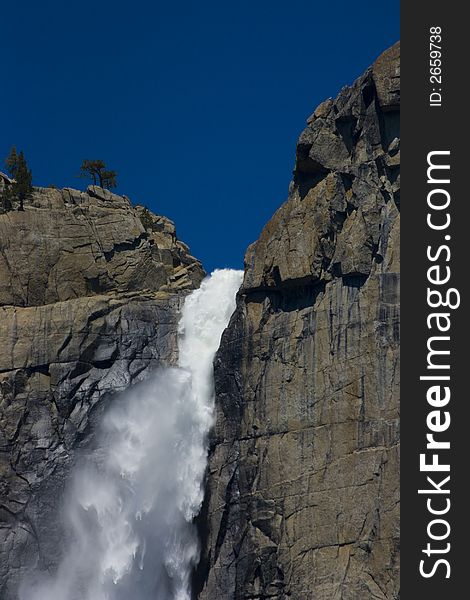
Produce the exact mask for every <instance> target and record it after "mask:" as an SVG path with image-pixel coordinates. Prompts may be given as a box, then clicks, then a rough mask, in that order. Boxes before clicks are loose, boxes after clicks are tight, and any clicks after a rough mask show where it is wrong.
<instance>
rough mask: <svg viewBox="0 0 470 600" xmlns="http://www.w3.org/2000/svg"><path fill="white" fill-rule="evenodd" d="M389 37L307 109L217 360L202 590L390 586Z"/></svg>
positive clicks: (395, 299) (234, 592) (205, 595)
mask: <svg viewBox="0 0 470 600" xmlns="http://www.w3.org/2000/svg"><path fill="white" fill-rule="evenodd" d="M399 81H400V80H399V45H398V44H397V45H395V46H393V47H392V48H390V49H389V50H388V51H386V52H385V53H384V54H383V55H382V56H380V57H379V58H378V60H377V61H376V62H375V63H374V65H373V66H372V67H371V68H370V69H368V70H367V71H366V72H365V73H364V75H363V76H362V77H360V78H359V79H358V80H357V81H356V82H355V83H354V84H353V85H352V86H351V87H345V88H343V90H342V91H341V92H340V94H339V95H338V97H337V98H336V99H335V100H331V99H330V100H327V101H326V102H324V103H322V104H321V105H320V106H319V107H318V108H317V109H316V111H315V112H314V114H313V115H312V116H311V117H310V118H309V119H308V124H307V128H306V129H305V130H304V131H303V132H302V134H301V136H300V139H299V142H298V145H297V159H296V167H295V171H294V179H293V182H292V184H291V188H290V191H289V197H288V200H287V202H286V203H285V204H284V205H283V206H281V208H280V209H279V210H278V211H277V212H276V214H275V215H274V216H273V218H272V219H271V221H270V222H269V223H268V224H267V225H266V227H265V228H264V230H263V231H262V233H261V236H260V238H259V239H258V241H256V242H255V243H254V244H253V245H252V246H250V247H249V248H248V251H247V253H246V257H245V278H244V284H243V286H242V289H241V292H240V294H239V297H238V304H237V309H236V312H235V315H234V317H233V318H232V320H231V323H230V326H229V328H228V330H227V331H226V332H225V334H224V336H223V338H222V343H221V347H220V349H219V352H218V355H217V357H216V361H215V383H216V426H215V430H214V433H213V439H212V445H211V453H210V461H209V470H208V481H207V490H206V492H207V493H206V505H205V507H204V511H203V514H202V516H201V523H200V528H201V532H202V534H203V540H204V556H203V560H202V562H201V564H200V567H199V570H198V573H197V574H196V577H195V588H196V591H197V594H198V598H199V599H200V600H227V599H228V598H230V599H233V600H242V599H243V600H248V599H254V598H257V599H267V598H270V599H275V600H281V599H282V600H284V599H287V598H291V599H295V600H313V599H315V600H338V599H340V598H341V599H342V600H358V599H359V598H360V599H366V598H377V599H379V598H381V599H384V600H385V599H386V600H392V599H396V598H398V597H399V580H398V552H399V543H398V540H399V538H398V534H399V470H398V448H399V433H398V424H399V404H398V401H399V387H398V386H399V340H398V335H399V216H400V215H399V210H400V195H399V194H400V188H399V165H400V142H399V101H400V93H399Z"/></svg>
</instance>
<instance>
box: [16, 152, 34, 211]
mask: <svg viewBox="0 0 470 600" xmlns="http://www.w3.org/2000/svg"><path fill="white" fill-rule="evenodd" d="M15 171H16V173H15V180H16V181H15V183H14V184H13V193H14V194H15V196H17V198H18V200H19V201H20V207H19V210H24V201H25V200H26V199H27V198H29V197H30V196H31V192H32V191H33V175H32V173H31V171H30V170H29V168H28V165H27V163H26V159H25V157H24V154H23V151H21V152H20V153H19V154H18V162H17V166H16V168H15Z"/></svg>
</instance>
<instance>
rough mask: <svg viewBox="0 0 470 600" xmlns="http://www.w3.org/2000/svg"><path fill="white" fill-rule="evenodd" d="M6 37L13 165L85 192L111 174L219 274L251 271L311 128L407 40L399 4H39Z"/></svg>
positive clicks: (28, 4) (2, 144)
mask: <svg viewBox="0 0 470 600" xmlns="http://www.w3.org/2000/svg"><path fill="white" fill-rule="evenodd" d="M1 29H2V33H1V38H0V50H1V56H2V59H3V60H2V65H3V67H2V93H1V95H0V108H1V114H2V131H1V137H0V155H1V156H2V157H3V156H5V155H6V154H7V153H8V150H9V148H10V147H11V146H12V145H13V144H15V145H16V146H17V147H18V148H22V149H24V151H25V154H26V158H27V159H28V161H29V164H30V166H31V168H32V170H33V175H34V183H35V184H36V185H50V184H54V185H57V186H60V187H62V186H69V187H77V188H79V189H83V188H84V186H85V183H84V181H83V180H81V179H78V178H77V174H78V172H79V168H80V164H81V161H82V159H83V158H100V159H103V160H105V161H106V162H107V164H108V166H109V168H112V169H115V170H116V171H117V172H118V182H119V187H118V188H117V192H119V193H123V194H126V195H128V196H129V197H130V198H131V200H132V201H133V202H134V203H142V204H146V205H147V206H149V208H151V209H152V210H153V211H155V212H156V213H159V214H164V215H166V216H168V217H170V218H171V219H173V220H174V221H175V223H176V226H177V232H178V235H179V237H180V238H181V239H182V240H184V241H185V242H186V243H188V244H189V245H190V246H191V250H192V252H193V254H194V255H196V256H197V257H198V258H199V259H201V260H202V262H203V264H204V266H205V268H206V269H207V270H209V271H210V270H212V269H213V268H215V267H241V266H242V265H243V254H244V251H245V249H246V247H247V245H248V244H249V243H251V242H252V241H254V240H255V239H256V238H257V237H258V235H259V233H260V231H261V229H262V227H263V225H264V224H265V223H266V222H267V221H268V219H269V218H270V217H271V215H272V214H273V212H274V211H275V210H276V209H277V208H278V207H279V206H280V204H281V203H282V202H284V200H285V199H286V196H287V188H288V184H289V181H290V179H291V173H292V168H293V164H294V155H295V142H296V139H297V137H298V135H299V134H300V132H301V130H302V129H303V127H304V126H305V120H306V119H307V117H308V116H309V115H310V114H311V113H312V112H313V110H314V109H315V107H316V106H317V105H318V104H319V103H320V102H321V101H322V100H323V99H325V98H326V97H329V96H335V95H336V94H337V93H338V91H339V90H340V89H341V87H342V86H343V85H345V84H349V83H351V82H352V81H353V80H354V79H355V78H356V77H358V76H359V75H360V74H361V73H362V71H363V70H364V69H365V68H366V67H367V66H368V65H369V64H370V63H371V62H372V61H373V60H374V58H375V57H376V56H377V55H378V54H380V53H381V52H382V50H384V49H385V48H386V47H388V46H389V45H391V44H392V43H394V42H395V41H396V40H397V39H398V38H399V2H398V0H393V1H391V2H377V1H376V0H375V1H372V0H367V1H363V2H344V1H337V2H325V1H324V0H323V1H322V2H317V1H315V0H310V1H304V0H290V1H289V2H286V1H285V0H284V1H282V2H281V1H278V0H271V1H266V0H259V1H256V0H252V1H251V2H248V1H246V0H237V2H230V3H228V2H224V1H223V0H218V1H215V0H208V1H206V2H204V1H200V2H190V1H189V0H184V1H182V2H174V1H173V2H168V1H167V2H161V1H159V0H149V1H147V0H146V1H144V0H133V1H132V2H131V1H129V0H127V1H126V2H123V1H121V0H113V1H108V0H104V1H101V2H99V1H97V2H91V1H89V0H82V1H80V2H78V1H73V0H70V1H67V2H64V0H61V1H60V2H59V1H57V0H42V1H41V2H37V1H35V0H34V1H33V0H29V1H24V2H21V3H14V2H10V3H6V4H5V5H4V6H2V27H1ZM0 168H1V169H3V167H0Z"/></svg>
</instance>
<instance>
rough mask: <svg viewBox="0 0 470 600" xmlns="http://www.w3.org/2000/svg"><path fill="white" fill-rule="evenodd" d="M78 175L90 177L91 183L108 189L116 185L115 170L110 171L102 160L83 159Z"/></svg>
mask: <svg viewBox="0 0 470 600" xmlns="http://www.w3.org/2000/svg"><path fill="white" fill-rule="evenodd" d="M80 177H87V178H88V177H90V178H91V180H92V182H93V185H99V186H100V187H102V188H106V189H108V190H110V189H111V188H115V187H116V186H117V182H116V178H117V173H116V171H110V170H109V169H107V168H106V164H105V163H104V161H102V160H84V161H83V162H82V166H81V167H80Z"/></svg>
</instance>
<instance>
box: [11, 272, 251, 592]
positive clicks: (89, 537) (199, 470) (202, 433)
mask: <svg viewBox="0 0 470 600" xmlns="http://www.w3.org/2000/svg"><path fill="white" fill-rule="evenodd" d="M241 278H242V273H241V272H240V271H233V270H228V269H224V270H218V271H215V272H214V273H213V274H212V275H211V276H210V277H209V278H207V279H205V280H204V281H203V282H202V285H201V287H200V289H198V290H196V291H194V292H192V293H191V294H190V295H189V296H188V297H187V298H186V301H185V304H184V307H183V312H182V317H181V320H180V324H179V333H180V340H179V366H178V367H174V368H167V369H162V370H160V371H159V372H157V373H156V374H155V375H153V376H152V377H151V378H150V380H148V381H147V382H146V383H144V384H140V385H137V386H135V388H133V389H131V390H129V391H128V392H127V393H126V394H125V395H124V397H123V398H122V399H120V400H117V401H116V402H115V403H114V404H113V405H112V407H111V408H110V410H109V411H108V413H107V414H106V415H105V417H104V421H103V426H102V431H101V432H100V453H101V454H100V458H99V460H97V459H96V456H95V457H94V459H93V461H92V460H90V459H89V460H87V461H85V460H84V461H83V464H81V465H80V466H79V467H78V468H77V470H76V472H75V473H74V476H73V483H72V485H71V487H70V489H69V491H68V494H67V499H66V502H65V503H64V506H65V509H64V510H65V515H64V517H65V520H66V523H67V526H68V528H69V529H70V530H71V532H72V541H71V543H70V545H69V547H68V548H67V550H66V552H65V555H64V557H63V560H62V562H61V564H60V565H59V568H58V571H57V573H56V575H55V576H54V577H52V578H47V579H44V578H42V579H40V580H38V579H37V578H36V579H35V581H34V583H32V582H31V581H30V582H29V584H27V585H24V586H23V589H22V590H21V592H20V598H21V600H130V599H132V600H189V598H190V591H189V587H190V576H191V570H192V567H193V566H194V564H195V563H196V562H197V560H198V552H199V551H198V541H197V534H196V531H195V526H194V524H193V523H192V521H193V518H194V517H195V516H196V515H197V514H198V512H199V510H200V507H201V504H202V500H203V489H202V483H203V477H204V471H205V466H206V459H207V441H206V438H207V434H208V431H209V429H210V427H211V425H212V420H213V417H212V411H213V374H212V361H213V358H214V355H215V352H216V350H217V348H218V346H219V343H220V338H221V335H222V332H223V330H224V329H225V327H226V326H227V324H228V320H229V318H230V315H231V314H232V312H233V310H234V308H235V294H236V292H237V290H238V288H239V286H240V284H241Z"/></svg>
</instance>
